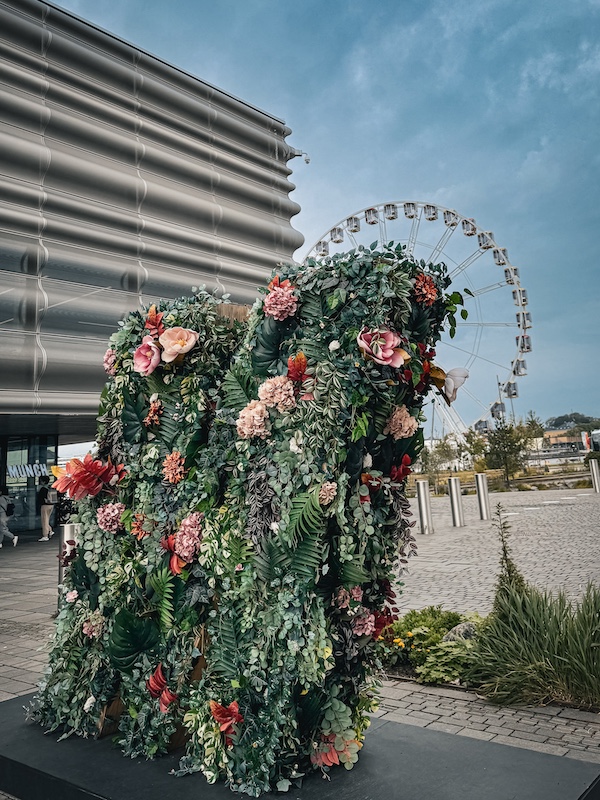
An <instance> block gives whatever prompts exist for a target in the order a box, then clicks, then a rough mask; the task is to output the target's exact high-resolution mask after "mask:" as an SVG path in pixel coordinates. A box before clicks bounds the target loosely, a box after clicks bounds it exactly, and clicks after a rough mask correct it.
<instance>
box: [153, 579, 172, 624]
mask: <svg viewBox="0 0 600 800" xmlns="http://www.w3.org/2000/svg"><path fill="white" fill-rule="evenodd" d="M174 577H175V576H174V575H172V574H171V573H170V572H169V569H168V567H163V568H162V569H160V570H157V571H156V572H153V573H152V575H151V576H150V585H151V586H152V588H153V589H154V598H153V600H154V602H155V605H156V609H157V611H158V616H159V619H160V627H161V629H162V630H163V631H164V632H166V631H168V630H170V629H171V628H172V627H173V612H174V602H173V597H174V594H175V588H174V586H173V581H174Z"/></svg>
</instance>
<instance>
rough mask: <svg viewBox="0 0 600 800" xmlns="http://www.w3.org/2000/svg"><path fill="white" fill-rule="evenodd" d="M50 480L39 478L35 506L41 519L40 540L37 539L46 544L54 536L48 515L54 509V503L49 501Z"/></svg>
mask: <svg viewBox="0 0 600 800" xmlns="http://www.w3.org/2000/svg"><path fill="white" fill-rule="evenodd" d="M49 482H50V479H49V478H48V477H47V476H46V475H44V476H42V477H41V478H40V484H41V486H40V488H39V489H38V493H37V498H36V499H37V506H38V508H39V512H40V516H41V518H42V538H41V539H38V541H39V542H47V541H48V540H49V539H50V537H51V536H54V531H53V530H52V528H51V527H50V515H51V514H52V509H53V508H54V503H53V502H52V501H51V500H50V489H49V488H48V483H49Z"/></svg>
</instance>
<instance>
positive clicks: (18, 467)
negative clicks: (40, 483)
mask: <svg viewBox="0 0 600 800" xmlns="http://www.w3.org/2000/svg"><path fill="white" fill-rule="evenodd" d="M7 472H8V477H9V478H40V477H41V476H42V475H48V474H49V473H48V467H47V466H46V465H45V464H9V465H8V467H7Z"/></svg>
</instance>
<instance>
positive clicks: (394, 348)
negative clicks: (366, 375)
mask: <svg viewBox="0 0 600 800" xmlns="http://www.w3.org/2000/svg"><path fill="white" fill-rule="evenodd" d="M356 341H357V343H358V346H359V348H360V349H361V350H362V352H363V354H364V355H365V356H366V357H367V358H370V359H371V360H372V361H374V362H375V363H376V364H387V365H389V366H390V367H401V366H403V365H404V362H405V361H409V360H410V356H409V354H408V353H407V352H406V350H403V349H402V348H401V347H398V345H399V344H400V337H399V336H398V334H397V333H394V332H393V331H386V330H380V329H379V328H374V329H373V330H371V329H370V328H367V327H364V328H363V329H362V330H361V332H360V333H359V334H358V336H357V337H356Z"/></svg>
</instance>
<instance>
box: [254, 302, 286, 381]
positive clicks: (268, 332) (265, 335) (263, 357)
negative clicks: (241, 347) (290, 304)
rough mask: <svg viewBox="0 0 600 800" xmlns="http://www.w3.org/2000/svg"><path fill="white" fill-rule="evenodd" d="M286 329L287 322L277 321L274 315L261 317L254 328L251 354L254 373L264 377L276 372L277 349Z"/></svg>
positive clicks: (278, 349)
mask: <svg viewBox="0 0 600 800" xmlns="http://www.w3.org/2000/svg"><path fill="white" fill-rule="evenodd" d="M288 330H289V324H287V322H278V321H277V320H276V319H275V318H274V317H268V316H265V317H263V319H262V322H261V323H260V325H259V326H258V328H257V329H256V344H255V346H254V348H253V350H252V355H251V359H252V369H253V371H254V374H255V375H260V377H263V378H264V377H266V376H268V375H275V374H277V364H278V361H279V351H280V348H281V343H282V341H283V339H284V337H285V335H286V333H287V332H288Z"/></svg>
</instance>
